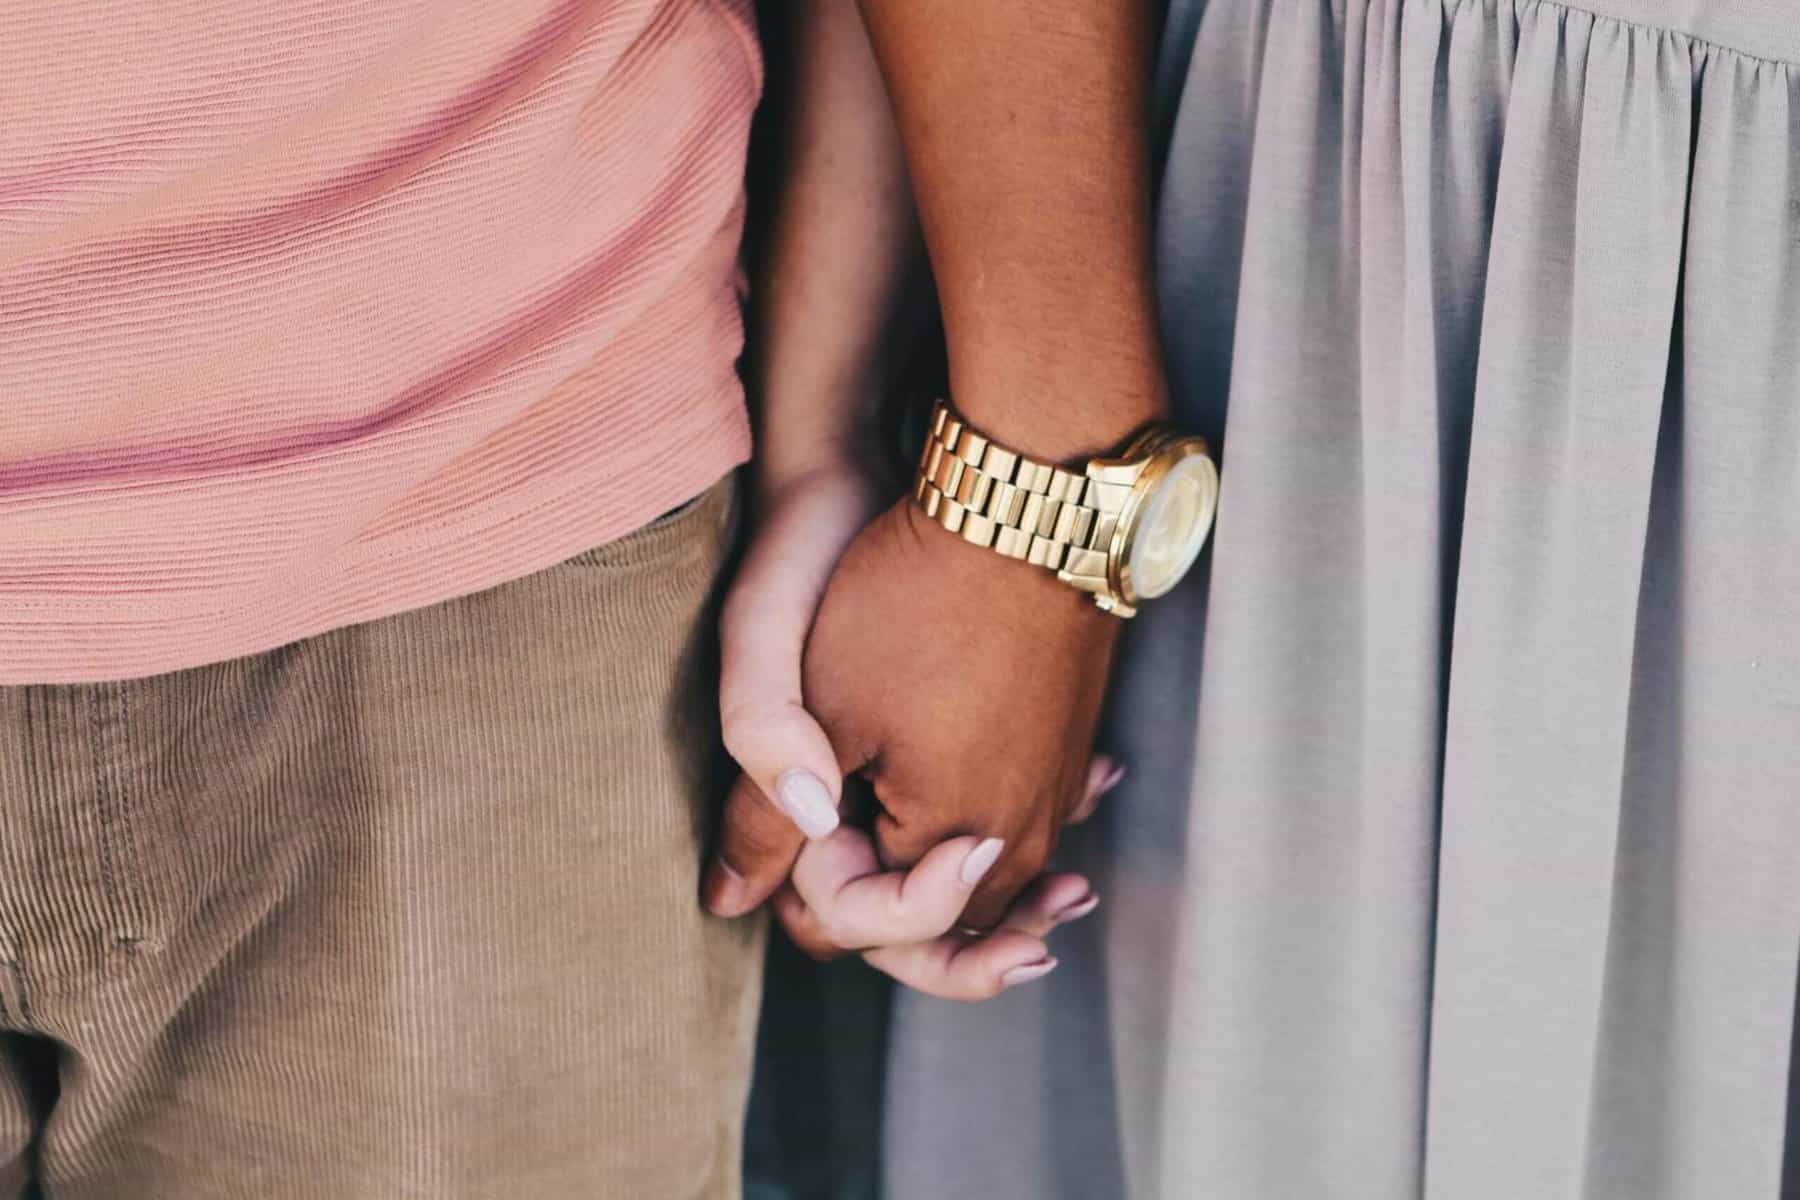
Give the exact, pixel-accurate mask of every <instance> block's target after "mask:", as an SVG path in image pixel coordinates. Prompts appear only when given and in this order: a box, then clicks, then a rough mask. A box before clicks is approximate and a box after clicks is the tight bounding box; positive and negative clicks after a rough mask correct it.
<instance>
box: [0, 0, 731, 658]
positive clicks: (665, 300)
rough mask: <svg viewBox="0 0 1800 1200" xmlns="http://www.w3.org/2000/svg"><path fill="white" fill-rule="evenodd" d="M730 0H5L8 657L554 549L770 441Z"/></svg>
mask: <svg viewBox="0 0 1800 1200" xmlns="http://www.w3.org/2000/svg"><path fill="white" fill-rule="evenodd" d="M760 76H761V65H760V60H759V58H758V53H757V49H756V43H755V31H754V29H753V28H752V26H751V21H750V15H749V0H506V2H505V3H496V2H495V0H153V2H148V3H146V2H145V0H83V2H82V3H79V4H65V3H49V2H46V0H0V684H17V683H34V682H72V681H81V680H96V679H109V678H122V677H127V676H134V675H144V674H151V673H155V672H160V671H166V670H171V669H175V668H180V667H185V666H191V665H195V664H199V663H202V662H208V661H214V660H218V659H223V658H229V657H233V656H236V655H240V654H246V653H251V652H255V651H259V650H264V649H268V648H270V647H273V646H277V645H280V644H282V643H285V642H288V641H292V640H294V639H296V638H299V637H303V636H306V635H308V634H312V633H316V632H319V631H322V630H326V629H330V628H333V627H336V626H339V625H344V624H349V623H351V622H355V621H362V620H367V619H370V618H373V617H379V616H383V615H386V614H389V613H393V612H397V611H400V610H402V609H405V608H409V607H414V606H418V605H422V604H428V603H432V602H434V601H438V600H442V599H446V598H449V597H451V596H455V595H459V594H462V593H466V592H469V591H473V590H476V589H479V588H482V587H487V586H490V585H492V584H495V583H498V582H501V581H503V580H506V579H508V578H512V577H515V576H518V575H522V574H525V573H527V572H530V571H533V570H536V569H539V568H542V567H545V566H548V565H550V564H552V563H555V562H557V561H559V560H560V559H563V558H566V557H568V556H570V555H572V554H574V553H576V552H578V551H580V550H582V549H584V548H586V547H589V546H592V545H595V544H597V543H599V542H602V541H604V540H606V539H609V538H612V537H615V536H617V535H619V534H622V533H624V532H626V531H628V530H630V529H632V528H634V527H636V526H638V525H640V524H642V523H643V522H645V521H647V520H649V519H650V518H653V517H655V516H656V515H657V514H658V513H660V512H662V511H664V510H666V509H668V508H671V507H673V506H675V505H677V504H679V503H680V502H681V501H683V500H685V499H688V498H689V497H691V496H693V495H695V494H697V493H698V492H700V491H702V490H703V489H704V488H705V487H706V486H707V485H709V484H710V483H712V482H713V481H714V480H716V479H718V478H719V477H720V476H721V475H722V474H724V473H725V472H726V471H727V470H728V469H730V468H731V467H732V466H733V465H734V464H736V463H738V462H741V461H742V460H743V459H744V457H745V456H746V454H747V453H748V449H749V433H748V428H747V423H746V420H745V416H744V410H743V400H742V395H741V391H740V388H739V385H738V381H737V377H736V374H735V369H734V364H735V360H736V357H737V354H738V351H739V348H740V343H741V333H740V326H739V315H738V296H737V286H738V282H739V279H738V272H737V249H738V238H739V234H740V230H741V224H742V212H743V206H742V196H743V187H742V175H743V159H744V148H745V142H746V136H747V132H748V128H749V122H750V116H751V111H752V109H753V108H754V106H755V103H756V97H757V92H758V87H759V84H760Z"/></svg>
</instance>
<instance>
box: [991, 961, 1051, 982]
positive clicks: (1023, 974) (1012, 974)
mask: <svg viewBox="0 0 1800 1200" xmlns="http://www.w3.org/2000/svg"><path fill="white" fill-rule="evenodd" d="M1054 970H1056V960H1055V959H1054V958H1040V959H1038V960H1037V961H1036V962H1028V963H1026V964H1024V965H1023V966H1018V967H1014V968H1013V969H1012V970H1010V971H1008V972H1007V973H1006V974H1004V975H1002V976H1001V977H1000V986H1001V987H1009V988H1013V987H1018V986H1019V985H1020V984H1021V983H1030V982H1031V981H1032V980H1034V979H1042V978H1043V977H1044V976H1046V975H1048V974H1049V973H1050V972H1052V971H1054Z"/></svg>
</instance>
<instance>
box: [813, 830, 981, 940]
mask: <svg viewBox="0 0 1800 1200" xmlns="http://www.w3.org/2000/svg"><path fill="white" fill-rule="evenodd" d="M1004 849H1005V843H1004V842H1002V841H1001V840H1000V839H999V838H976V837H957V838H950V839H949V840H947V841H945V842H942V843H941V844H939V845H938V846H936V847H934V848H933V849H932V850H930V851H929V852H928V853H926V855H925V857H924V858H922V859H920V860H919V863H918V865H917V866H915V867H913V868H912V869H911V870H910V871H905V872H900V871H883V870H881V864H880V863H879V861H878V860H877V859H876V857H875V850H874V847H873V846H872V845H871V844H870V842H869V839H868V837H867V835H865V834H863V833H862V832H860V831H859V830H855V829H851V828H847V827H846V828H842V829H839V830H838V832H836V833H834V834H833V835H832V836H831V837H829V838H826V839H824V840H823V841H818V842H814V843H812V844H811V845H809V846H807V847H806V849H805V852H804V853H802V854H801V855H800V858H799V861H798V862H796V863H795V865H794V872H793V882H794V890H795V891H796V892H798V893H799V895H800V898H801V899H802V900H803V901H804V902H805V903H806V907H807V908H808V909H809V910H811V913H812V915H813V917H814V918H815V919H816V921H817V922H818V925H819V927H820V928H821V929H822V930H823V931H824V933H825V934H826V936H827V937H828V938H829V939H830V940H831V941H832V942H833V943H835V944H836V945H838V946H842V947H844V948H846V949H863V948H865V947H869V946H888V945H895V944H898V943H906V942H920V941H926V940H928V939H930V938H934V937H937V936H939V935H940V934H943V933H945V932H947V931H949V930H950V929H951V928H953V927H954V926H955V924H956V920H957V918H958V916H960V915H961V913H962V911H963V908H964V906H966V905H967V904H968V902H969V897H970V896H971V895H972V894H973V893H974V891H975V889H976V887H977V886H978V885H979V884H980V883H981V881H982V880H983V879H984V878H985V877H986V876H987V874H988V872H989V871H991V870H992V869H993V866H994V864H995V863H996V862H997V861H999V859H1000V855H1001V852H1002V851H1003V850H1004Z"/></svg>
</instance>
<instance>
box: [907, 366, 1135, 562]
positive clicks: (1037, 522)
mask: <svg viewBox="0 0 1800 1200" xmlns="http://www.w3.org/2000/svg"><path fill="white" fill-rule="evenodd" d="M1089 485H1090V481H1089V479H1088V478H1087V476H1085V475H1082V474H1077V473H1076V472H1074V471H1068V470H1064V469H1063V468H1061V467H1058V466H1054V465H1052V464H1050V463H1042V462H1035V461H1033V460H1031V459H1029V458H1026V457H1024V456H1023V455H1020V454H1016V453H1014V452H1013V451H1011V450H1006V449H1004V448H1002V447H1000V446H997V445H995V444H994V443H993V442H991V441H989V440H988V438H987V437H985V436H984V435H982V434H981V433H979V432H977V431H976V430H975V429H974V428H972V427H971V426H970V425H969V424H968V423H967V422H965V421H964V420H963V419H962V418H961V417H960V416H958V415H957V413H956V412H955V410H954V409H952V408H951V407H950V405H949V402H948V401H945V400H939V401H938V402H937V404H936V405H935V406H934V407H933V408H932V412H931V425H930V429H929V436H927V438H926V439H925V451H924V454H923V455H922V456H921V457H920V459H919V476H918V482H917V484H916V485H915V486H914V491H913V496H914V499H916V500H917V501H918V503H919V506H920V507H921V508H923V509H924V510H925V515H926V516H928V517H930V518H931V519H932V520H934V521H936V522H937V523H938V524H939V525H942V526H943V527H944V528H945V529H947V530H949V531H950V532H951V533H955V534H960V535H961V536H962V538H963V540H964V541H967V542H972V543H974V544H975V545H977V546H986V547H990V548H992V549H994V550H997V551H999V552H1000V553H1001V554H1004V555H1006V556H1007V557H1008V558H1016V559H1023V560H1024V561H1026V562H1029V563H1031V564H1033V565H1034V566H1040V567H1046V568H1048V569H1050V570H1052V571H1067V572H1069V573H1070V574H1072V575H1078V576H1094V577H1100V578H1104V577H1105V574H1106V547H1107V545H1108V544H1109V543H1110V541H1111V540H1112V535H1113V528H1114V525H1115V524H1116V522H1117V517H1116V516H1115V515H1113V514H1111V513H1107V512H1104V511H1103V510H1102V509H1101V508H1099V507H1097V506H1096V505H1095V504H1094V503H1093V500H1094V499H1095V498H1096V497H1095V496H1093V495H1091V494H1090V491H1089ZM1098 486H1099V485H1095V487H1098Z"/></svg>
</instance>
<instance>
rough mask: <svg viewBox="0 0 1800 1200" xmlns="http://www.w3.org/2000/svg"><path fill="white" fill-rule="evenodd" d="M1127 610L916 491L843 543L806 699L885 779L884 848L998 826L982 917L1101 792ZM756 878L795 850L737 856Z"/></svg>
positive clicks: (916, 850)
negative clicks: (1000, 550)
mask: <svg viewBox="0 0 1800 1200" xmlns="http://www.w3.org/2000/svg"><path fill="white" fill-rule="evenodd" d="M1118 629H1119V622H1118V620H1117V619H1116V618H1114V617H1110V616H1108V615H1106V614H1105V613H1102V612H1100V611H1099V610H1098V609H1096V608H1095V607H1094V606H1093V604H1092V603H1091V602H1090V601H1089V600H1088V599H1087V597H1085V596H1083V595H1081V594H1080V593H1078V592H1075V591H1074V590H1072V589H1070V588H1068V587H1067V586H1065V585H1064V584H1062V583H1059V582H1058V581H1057V580H1056V578H1055V577H1054V576H1053V575H1051V574H1050V573H1048V572H1046V571H1042V570H1038V569H1034V568H1032V567H1029V566H1027V565H1025V564H1022V563H1018V562H1014V561H1011V560H1008V559H1004V558H1001V557H1000V556H998V555H995V554H993V553H991V552H990V551H986V550H983V549H980V548H978V547H975V546H971V545H969V544H968V543H966V542H964V541H963V540H962V539H961V538H958V537H956V536H955V535H954V534H950V533H948V532H946V531H945V530H943V529H942V528H940V527H938V526H937V525H935V524H933V523H932V522H931V521H930V519H929V518H927V517H926V516H925V515H924V514H923V513H922V512H920V511H919V510H918V509H917V508H916V507H915V506H914V505H913V504H912V503H911V502H910V501H901V502H900V503H898V504H896V505H894V506H893V507H892V508H889V509H888V510H887V511H885V512H884V513H882V514H881V515H880V516H878V517H877V518H876V519H875V521H874V522H873V523H872V524H870V525H869V527H868V528H867V529H865V530H864V531H863V532H862V533H860V534H859V535H858V536H857V538H856V540H855V541H854V542H852V543H851V545H850V548H849V549H848V550H847V551H846V552H845V554H844V557H843V559H842V561H841V562H840V563H839V564H838V568H837V571H836V572H835V574H833V576H832V578H831V583H830V587H829V588H828V590H827V591H826V594H825V600H824V604H823V606H822V607H821V609H820V611H819V616H818V621H817V623H816V624H815V626H814V628H813V633H812V637H811V639H810V640H809V641H808V643H807V649H806V667H805V687H806V703H807V709H808V710H809V711H810V712H812V713H813V715H814V716H816V717H817V718H818V720H819V722H820V723H821V724H822V725H823V726H824V728H825V731H826V733H827V734H828V735H829V736H830V738H831V743H832V745H833V747H834V748H835V749H836V751H837V756H838V761H839V763H840V765H841V766H842V767H843V768H844V769H845V770H846V771H861V772H862V773H863V774H864V775H865V776H866V777H867V778H868V779H869V780H870V782H871V783H872V784H873V785H874V791H875V798H876V800H877V801H878V802H879V804H880V807H881V811H880V813H879V815H878V816H877V817H876V821H875V838H876V846H877V849H878V851H879V853H880V855H881V859H882V861H883V862H884V863H885V864H887V865H888V866H890V867H905V866H911V865H912V864H914V863H916V862H918V861H919V860H920V859H921V858H922V857H923V856H924V855H925V854H926V852H927V851H929V850H930V849H931V848H932V847H934V846H936V845H937V844H938V843H939V842H941V841H943V840H944V839H946V838H949V837H952V836H957V835H963V834H972V835H978V836H981V837H998V838H1002V839H1004V840H1005V844H1006V845H1005V852H1004V854H1003V855H1002V857H1001V859H1000V861H999V862H998V863H997V864H996V865H995V866H994V867H993V868H992V869H991V870H990V871H989V872H988V873H987V875H986V877H985V878H984V879H983V881H982V884H981V887H980V889H979V890H978V891H977V892H976V893H975V895H974V898H973V899H972V900H971V902H970V904H969V907H968V909H967V910H966V912H965V915H964V921H965V922H966V923H967V924H970V925H973V926H976V927H978V928H986V927H988V926H991V925H994V924H996V923H997V922H999V921H1000V919H1001V918H1002V916H1003V915H1004V914H1005V911H1006V908H1007V904H1008V902H1009V901H1010V900H1011V899H1012V897H1013V896H1014V895H1016V894H1017V893H1018V891H1019V889H1020V888H1021V887H1023V886H1024V885H1025V884H1026V883H1027V882H1028V881H1030V880H1031V879H1033V878H1035V877H1036V876H1037V875H1038V874H1039V873H1040V872H1041V871H1042V870H1043V869H1044V865H1045V863H1046V862H1047V861H1048V860H1049V857H1050V854H1051V852H1052V851H1053V850H1054V849H1055V847H1056V841H1057V837H1058V835H1059V834H1060V833H1061V831H1062V827H1063V825H1064V824H1065V823H1066V822H1067V821H1068V820H1069V819H1070V818H1071V817H1072V816H1073V815H1075V813H1076V810H1077V809H1078V808H1079V807H1080V806H1081V805H1082V804H1083V802H1084V800H1085V798H1086V797H1087V796H1088V794H1089V793H1090V791H1091V789H1090V787H1089V765H1090V757H1091V755H1092V750H1093V740H1094V728H1095V725H1096V723H1097V722H1098V719H1099V713H1100V706H1101V703H1102V700H1103V697H1104V695H1105V690H1106V677H1107V672H1108V670H1109V668H1110V666H1111V663H1112V656H1113V648H1114V644H1115V642H1116V639H1117V637H1118ZM739 864H740V870H741V871H742V872H743V873H745V874H746V875H747V876H748V877H749V878H750V880H751V884H752V889H753V890H755V891H758V892H760V891H761V890H763V887H764V886H765V885H766V884H767V882H768V881H767V879H765V878H764V876H765V875H769V874H773V875H774V876H775V877H776V878H779V876H780V875H781V874H785V872H786V870H787V865H788V864H787V863H786V862H784V861H776V862H769V863H765V862H764V861H762V860H760V859H758V858H757V857H756V856H755V855H754V853H753V852H752V853H750V854H745V855H743V856H740V859H739Z"/></svg>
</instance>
